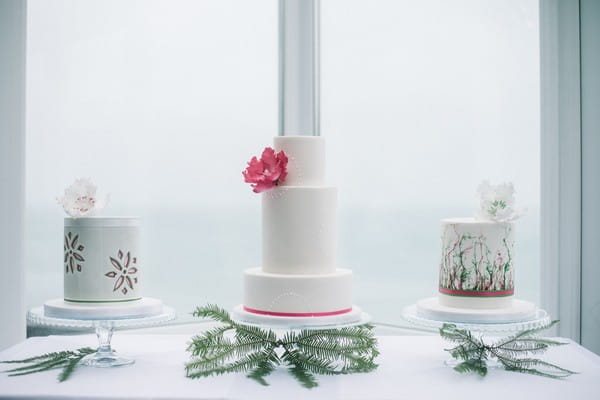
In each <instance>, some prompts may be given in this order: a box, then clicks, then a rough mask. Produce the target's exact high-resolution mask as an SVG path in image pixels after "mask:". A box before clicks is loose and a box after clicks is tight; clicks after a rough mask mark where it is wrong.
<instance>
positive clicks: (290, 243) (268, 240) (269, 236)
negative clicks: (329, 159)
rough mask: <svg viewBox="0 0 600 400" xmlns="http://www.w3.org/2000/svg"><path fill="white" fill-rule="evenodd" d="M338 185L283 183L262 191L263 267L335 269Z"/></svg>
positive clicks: (284, 271)
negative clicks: (293, 184) (283, 184)
mask: <svg viewBox="0 0 600 400" xmlns="http://www.w3.org/2000/svg"><path fill="white" fill-rule="evenodd" d="M336 209H337V188H335V187H333V186H317V187H299V186H286V187H278V188H275V189H272V190H270V191H268V192H266V193H264V194H263V198H262V217H263V223H262V226H263V238H262V240H263V242H262V243H263V266H262V268H263V270H264V271H266V272H272V273H277V274H319V273H321V274H327V273H332V272H334V271H335V266H336V264H335V262H336V252H337V232H336V230H337V222H336Z"/></svg>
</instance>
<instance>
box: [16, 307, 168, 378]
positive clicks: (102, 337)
mask: <svg viewBox="0 0 600 400" xmlns="http://www.w3.org/2000/svg"><path fill="white" fill-rule="evenodd" d="M176 315H177V314H176V313H175V310H174V309H172V308H170V307H166V306H163V309H162V312H161V313H160V314H156V315H149V316H143V317H138V318H120V319H106V318H104V319H74V318H55V317H47V316H45V315H44V308H43V307H36V308H33V309H31V310H30V311H29V312H28V313H27V322H29V323H32V324H36V325H41V326H48V327H60V328H94V329H95V330H96V336H97V337H98V343H99V345H98V349H97V350H96V352H95V353H93V354H90V355H88V356H86V357H84V358H83V359H82V360H81V362H82V364H84V365H87V366H90V367H99V368H108V367H118V366H121V365H129V364H133V363H134V362H135V360H133V359H129V358H124V357H121V356H119V355H118V354H117V353H116V352H115V351H114V350H113V349H112V348H111V345H110V342H111V339H112V335H113V332H114V329H115V328H144V327H149V326H156V325H161V324H164V323H165V322H168V321H171V320H173V319H175V317H176Z"/></svg>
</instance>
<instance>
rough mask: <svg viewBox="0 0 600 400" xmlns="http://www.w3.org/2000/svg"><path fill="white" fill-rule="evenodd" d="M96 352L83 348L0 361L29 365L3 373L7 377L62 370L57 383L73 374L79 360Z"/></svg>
mask: <svg viewBox="0 0 600 400" xmlns="http://www.w3.org/2000/svg"><path fill="white" fill-rule="evenodd" d="M95 351H96V350H94V349H92V348H90V347H83V348H80V349H77V350H74V351H58V352H53V353H47V354H42V355H40V356H35V357H29V358H24V359H21V360H8V361H0V363H4V364H29V365H24V366H22V367H16V368H12V369H9V370H6V371H4V372H5V373H7V374H8V376H21V375H28V374H33V373H36V372H43V371H48V370H51V369H56V368H62V369H63V370H62V371H61V373H60V374H59V375H58V381H59V382H64V381H66V380H67V379H69V377H70V376H71V375H72V374H73V372H75V369H76V368H77V366H78V365H79V362H80V361H81V359H82V358H83V357H85V356H87V355H89V354H92V353H94V352H95Z"/></svg>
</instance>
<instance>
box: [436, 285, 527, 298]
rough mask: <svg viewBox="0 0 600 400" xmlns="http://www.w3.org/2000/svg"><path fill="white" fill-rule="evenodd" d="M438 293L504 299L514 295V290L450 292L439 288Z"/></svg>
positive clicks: (450, 290)
mask: <svg viewBox="0 0 600 400" xmlns="http://www.w3.org/2000/svg"><path fill="white" fill-rule="evenodd" d="M440 292H441V293H444V294H448V295H450V296H467V297H504V296H511V295H513V294H514V293H515V289H509V290H498V291H492V292H490V291H487V292H484V291H475V290H452V289H446V288H442V287H441V288H440Z"/></svg>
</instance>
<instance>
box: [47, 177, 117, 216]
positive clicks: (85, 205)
mask: <svg viewBox="0 0 600 400" xmlns="http://www.w3.org/2000/svg"><path fill="white" fill-rule="evenodd" d="M96 190H97V187H96V185H95V184H94V182H92V180H91V179H89V178H80V179H76V180H75V182H73V184H72V185H71V186H69V187H68V188H66V189H65V195H64V196H63V197H60V198H57V200H58V203H59V204H60V205H62V206H63V208H64V210H65V212H66V213H67V214H69V215H70V216H71V217H84V216H92V215H95V214H96V213H98V211H100V210H101V209H103V208H104V207H105V206H106V204H107V203H108V200H109V196H108V195H107V196H105V197H104V198H103V199H98V197H97V196H96Z"/></svg>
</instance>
